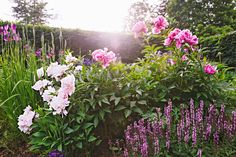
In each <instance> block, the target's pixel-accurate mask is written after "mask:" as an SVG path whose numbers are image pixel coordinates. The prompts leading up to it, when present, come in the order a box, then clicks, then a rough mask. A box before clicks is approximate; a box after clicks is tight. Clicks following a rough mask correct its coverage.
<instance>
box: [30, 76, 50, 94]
mask: <svg viewBox="0 0 236 157" xmlns="http://www.w3.org/2000/svg"><path fill="white" fill-rule="evenodd" d="M50 84H51V82H50V81H48V80H46V79H44V80H38V81H37V82H36V83H35V84H34V85H33V86H32V88H33V89H34V90H36V91H39V92H40V94H42V92H43V89H44V88H45V87H46V86H47V85H50Z"/></svg>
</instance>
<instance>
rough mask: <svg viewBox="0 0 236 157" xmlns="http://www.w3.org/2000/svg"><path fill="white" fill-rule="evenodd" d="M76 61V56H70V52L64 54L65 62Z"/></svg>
mask: <svg viewBox="0 0 236 157" xmlns="http://www.w3.org/2000/svg"><path fill="white" fill-rule="evenodd" d="M77 61H78V59H77V58H76V57H74V56H72V54H71V53H69V54H68V55H66V63H71V62H77Z"/></svg>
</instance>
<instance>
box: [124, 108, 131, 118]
mask: <svg viewBox="0 0 236 157" xmlns="http://www.w3.org/2000/svg"><path fill="white" fill-rule="evenodd" d="M131 113H132V111H131V110H129V109H126V110H125V118H128V117H129V116H130V114H131Z"/></svg>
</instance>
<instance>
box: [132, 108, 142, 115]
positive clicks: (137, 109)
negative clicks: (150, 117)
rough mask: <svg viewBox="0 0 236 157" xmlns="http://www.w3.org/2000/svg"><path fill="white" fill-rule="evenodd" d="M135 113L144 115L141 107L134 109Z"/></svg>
mask: <svg viewBox="0 0 236 157" xmlns="http://www.w3.org/2000/svg"><path fill="white" fill-rule="evenodd" d="M133 111H134V112H136V113H139V114H141V115H142V114H143V111H142V110H141V109H140V108H139V107H136V108H134V109H133Z"/></svg>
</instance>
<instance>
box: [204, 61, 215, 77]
mask: <svg viewBox="0 0 236 157" xmlns="http://www.w3.org/2000/svg"><path fill="white" fill-rule="evenodd" d="M204 71H205V73H207V74H210V75H213V74H215V73H216V72H217V70H216V67H215V66H212V65H210V64H207V65H205V66H204Z"/></svg>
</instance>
